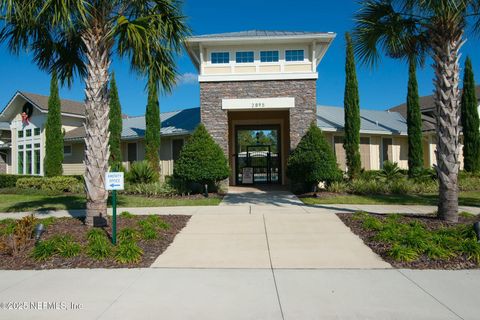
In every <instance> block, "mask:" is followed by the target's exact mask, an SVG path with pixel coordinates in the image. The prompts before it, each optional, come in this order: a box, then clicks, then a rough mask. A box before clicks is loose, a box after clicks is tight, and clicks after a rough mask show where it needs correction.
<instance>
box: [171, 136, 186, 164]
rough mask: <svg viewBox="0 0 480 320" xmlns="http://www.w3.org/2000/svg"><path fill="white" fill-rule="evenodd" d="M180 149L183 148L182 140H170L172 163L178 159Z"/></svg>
mask: <svg viewBox="0 0 480 320" xmlns="http://www.w3.org/2000/svg"><path fill="white" fill-rule="evenodd" d="M182 148H183V139H173V140H172V157H173V160H174V161H175V160H177V159H178V158H179V157H180V151H182Z"/></svg>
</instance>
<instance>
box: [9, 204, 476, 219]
mask: <svg viewBox="0 0 480 320" xmlns="http://www.w3.org/2000/svg"><path fill="white" fill-rule="evenodd" d="M436 210H437V207H435V206H417V205H359V204H322V205H314V206H309V205H303V204H299V205H290V206H286V205H283V206H278V205H268V204H263V205H262V204H255V205H250V204H235V205H229V206H226V205H225V203H221V204H220V205H219V206H191V207H135V208H118V212H119V213H120V212H122V211H128V212H130V213H132V214H138V215H146V214H173V215H178V214H183V215H185V214H186V215H211V214H221V215H231V214H232V215H236V214H262V213H265V212H271V213H279V214H280V213H282V214H291V213H297V214H299V213H303V214H335V213H340V212H356V211H365V212H370V213H378V214H390V213H407V214H429V213H433V212H435V211H436ZM459 211H460V212H462V211H467V212H470V213H473V214H480V207H467V206H461V207H459ZM108 212H109V214H111V213H112V210H111V209H108ZM32 213H34V214H35V215H36V216H37V217H38V218H48V217H57V218H60V217H84V216H85V210H45V211H37V212H1V213H0V219H7V218H13V219H19V218H22V217H24V216H28V215H30V214H32Z"/></svg>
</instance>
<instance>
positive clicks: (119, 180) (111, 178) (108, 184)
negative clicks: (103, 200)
mask: <svg viewBox="0 0 480 320" xmlns="http://www.w3.org/2000/svg"><path fill="white" fill-rule="evenodd" d="M123 186H124V183H123V172H107V173H105V189H107V190H123V188H124V187H123Z"/></svg>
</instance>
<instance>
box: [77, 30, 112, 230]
mask: <svg viewBox="0 0 480 320" xmlns="http://www.w3.org/2000/svg"><path fill="white" fill-rule="evenodd" d="M101 31H102V30H99V29H93V30H90V31H87V32H85V34H84V35H83V37H82V39H83V42H84V43H85V45H86V47H87V58H88V63H87V71H88V75H87V78H86V79H85V82H86V89H85V109H86V120H85V132H86V137H85V189H86V193H87V218H86V224H87V225H88V226H103V225H105V224H106V216H107V198H108V192H107V191H106V190H105V181H104V179H105V172H107V170H108V159H109V157H110V150H109V146H108V140H109V131H108V127H109V97H108V80H109V72H108V70H109V67H110V54H109V49H108V46H107V44H106V43H105V41H104V37H103V33H102V32H101Z"/></svg>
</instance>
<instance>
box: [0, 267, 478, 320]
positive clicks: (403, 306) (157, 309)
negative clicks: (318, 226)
mask: <svg viewBox="0 0 480 320" xmlns="http://www.w3.org/2000/svg"><path fill="white" fill-rule="evenodd" d="M479 287H480V270H470V271H469V270H464V271H431V270H430V271H412V270H393V269H390V270H292V269H290V270H288V269H274V270H273V271H272V270H267V269H260V270H258V269H247V270H246V269H244V270H240V269H221V270H218V269H111V270H107V269H74V270H47V271H2V272H0V303H3V308H0V319H40V320H41V319H82V320H88V319H169V320H176V319H179V320H184V319H195V320H199V319H200V320H202V319H206V320H216V319H219V320H224V319H229V320H236V319H246V320H247V319H248V320H250V319H262V320H267V319H272V320H273V319H274V320H277V319H278V320H294V319H295V320H296V319H298V320H308V319H379V320H384V319H409V320H416V319H432V320H439V319H465V320H470V319H471V320H474V319H478V314H479V312H480V305H479V304H478V292H477V289H478V288H479ZM7 302H17V303H18V302H25V303H27V304H26V306H27V310H5V309H6V303H7ZM30 302H45V303H48V302H57V303H59V304H60V303H63V305H65V306H66V307H67V308H68V310H30V309H31V307H33V306H30V304H29V303H30ZM72 303H73V304H74V306H75V307H77V309H70V308H71V304H72ZM0 306H2V305H1V304H0ZM2 309H3V310H2Z"/></svg>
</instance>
